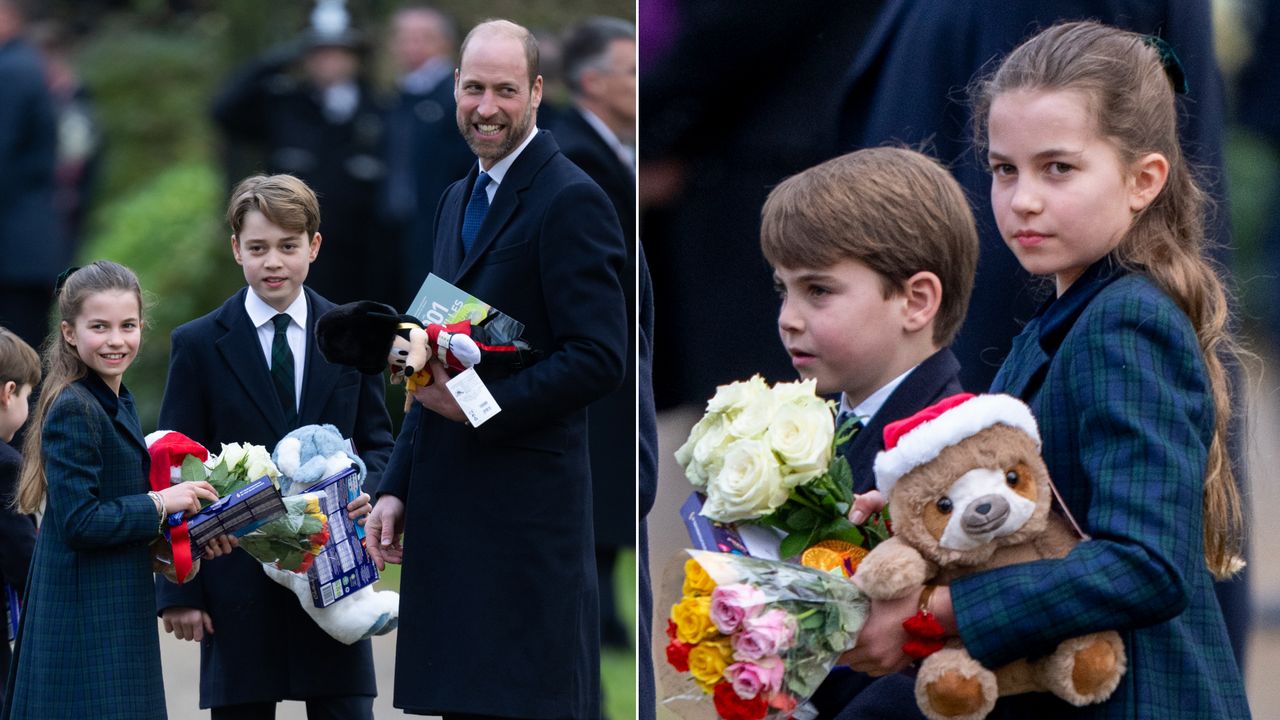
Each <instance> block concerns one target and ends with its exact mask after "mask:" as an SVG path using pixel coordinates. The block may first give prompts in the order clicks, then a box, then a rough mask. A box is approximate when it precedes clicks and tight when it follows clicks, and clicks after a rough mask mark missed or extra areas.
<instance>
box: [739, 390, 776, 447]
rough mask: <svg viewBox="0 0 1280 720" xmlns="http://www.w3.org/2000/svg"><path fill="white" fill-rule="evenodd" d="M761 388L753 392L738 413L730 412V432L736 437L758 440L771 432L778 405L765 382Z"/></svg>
mask: <svg viewBox="0 0 1280 720" xmlns="http://www.w3.org/2000/svg"><path fill="white" fill-rule="evenodd" d="M761 388H763V389H761V390H759V391H758V392H752V393H751V395H750V396H749V397H748V398H746V401H745V402H743V403H742V405H741V406H740V407H739V408H738V409H737V411H736V412H734V411H730V412H729V432H731V433H733V434H734V435H735V436H736V437H739V438H758V437H760V436H762V435H764V434H765V432H767V431H768V430H769V425H770V424H771V423H772V422H773V413H774V410H775V409H776V408H777V403H776V402H775V401H774V396H773V393H772V392H770V391H769V386H768V385H765V384H764V381H761Z"/></svg>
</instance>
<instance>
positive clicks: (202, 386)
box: [156, 175, 393, 720]
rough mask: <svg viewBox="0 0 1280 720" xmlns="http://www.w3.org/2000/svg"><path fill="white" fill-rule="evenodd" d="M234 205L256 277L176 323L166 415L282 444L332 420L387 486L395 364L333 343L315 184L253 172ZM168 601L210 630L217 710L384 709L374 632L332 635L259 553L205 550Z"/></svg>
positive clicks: (208, 672) (207, 692) (204, 690)
mask: <svg viewBox="0 0 1280 720" xmlns="http://www.w3.org/2000/svg"><path fill="white" fill-rule="evenodd" d="M254 198H262V202H261V203H259V202H258V201H257V200H255V199H254ZM259 208H261V209H259ZM230 210H231V211H230V212H229V215H230V216H231V224H232V230H233V233H234V234H233V236H232V238H233V243H232V248H233V252H234V254H235V257H236V262H237V263H239V264H240V265H242V266H244V271H245V279H246V280H247V281H248V283H249V287H246V288H242V289H241V290H239V291H238V292H236V293H235V294H234V295H232V296H231V297H230V298H228V299H227V301H226V302H224V303H223V304H222V306H221V307H219V308H218V309H216V310H214V311H213V312H211V313H209V314H207V315H205V316H203V317H199V318H196V319H195V320H192V321H190V322H188V323H185V324H183V325H181V326H180V327H178V328H177V329H176V330H174V331H173V336H172V347H171V350H170V354H169V377H168V381H167V383H166V385H165V392H164V400H163V402H162V404H161V408H160V420H159V429H161V430H176V431H178V432H181V433H183V434H184V435H186V436H187V437H189V438H191V439H192V440H195V441H196V442H198V443H200V444H201V445H204V446H205V447H207V448H209V449H210V451H212V452H217V451H218V449H219V448H220V447H221V445H222V444H223V443H233V442H235V443H250V444H254V445H261V446H263V447H265V448H267V450H268V451H270V450H273V449H274V448H275V446H276V443H278V442H279V441H280V439H281V438H283V437H284V436H285V435H286V434H288V433H289V432H290V431H292V430H294V429H296V428H298V427H301V426H303V425H311V424H329V425H333V426H334V427H335V428H337V430H338V432H339V433H341V434H342V436H343V437H345V438H349V439H351V441H352V442H353V443H354V445H355V449H356V452H357V453H359V455H360V457H361V459H362V460H363V461H364V463H365V466H366V467H367V468H368V471H369V475H368V477H367V478H366V480H365V483H366V486H367V487H370V488H373V487H377V484H378V482H379V478H380V474H381V471H382V469H383V467H384V465H385V464H386V462H387V458H388V457H389V455H390V453H391V446H392V443H393V440H392V435H391V418H390V417H389V416H388V414H387V409H386V405H385V399H384V396H383V388H384V381H383V378H382V376H381V375H363V374H361V373H360V372H359V371H358V370H357V369H355V368H351V367H346V366H342V365H336V364H333V363H330V362H328V361H327V360H325V359H324V357H323V356H321V354H320V351H319V348H318V346H317V344H316V339H315V325H316V320H317V318H319V317H320V316H321V315H323V314H324V313H325V312H327V311H329V310H331V309H333V307H334V304H333V303H331V302H329V301H328V300H326V299H325V298H324V297H322V296H321V295H320V294H319V293H316V292H315V291H314V290H312V289H311V288H309V287H305V286H304V285H303V282H304V281H305V280H306V279H307V275H308V267H309V265H310V264H311V261H312V260H313V259H314V258H315V257H316V255H317V253H319V250H320V244H321V236H320V234H319V233H316V232H315V228H316V227H317V226H318V225H319V223H320V215H319V210H318V205H317V204H316V199H315V196H314V194H311V192H310V190H308V189H307V188H306V186H305V185H304V184H302V183H301V182H300V181H298V180H297V179H296V178H293V177H289V176H287V175H277V176H272V177H269V178H267V177H262V176H255V177H252V178H248V179H246V180H245V181H244V182H242V183H241V185H240V186H239V187H238V188H237V190H236V191H235V192H233V195H232V202H231V208H230ZM268 215H270V216H271V217H274V218H276V219H277V221H278V222H273V221H269V220H266V219H265V218H266V217H267V216H268ZM295 221H296V222H299V223H301V226H300V227H292V225H293V222H295ZM286 225H288V226H289V227H286ZM304 248H305V249H304ZM281 315H283V316H287V318H288V327H287V329H285V330H284V331H283V332H284V333H285V336H286V338H287V342H288V345H289V347H290V352H291V354H292V359H291V361H290V362H291V364H292V366H293V368H294V372H293V387H292V388H289V395H291V396H292V397H291V398H290V400H291V401H292V404H291V407H290V408H289V409H286V408H285V407H284V401H283V398H282V396H281V395H280V394H279V393H278V391H277V385H276V384H275V382H274V381H273V374H272V372H271V369H270V368H271V362H270V361H269V360H268V358H270V357H271V356H272V355H273V353H272V350H273V343H274V333H275V332H276V331H275V330H273V327H272V326H273V319H274V318H275V317H278V316H281ZM290 409H292V410H293V413H292V416H291V413H290V412H289V410H290ZM156 605H157V609H158V611H159V614H160V615H161V617H162V618H163V619H164V622H165V629H166V630H171V631H172V632H174V634H175V635H176V636H177V637H178V638H179V639H188V640H196V641H199V642H200V707H202V708H213V711H212V713H211V717H212V718H213V720H257V719H258V718H271V717H274V715H275V704H276V702H278V701H280V700H286V699H287V700H304V701H306V702H307V716H308V717H309V718H310V719H311V720H321V719H322V718H323V719H325V720H330V719H334V720H336V719H339V718H340V719H342V720H369V719H370V718H372V713H373V697H374V696H375V695H377V688H376V686H375V681H374V670H373V651H372V647H371V645H370V642H369V641H368V640H361V641H358V642H356V643H353V644H351V645H344V644H342V643H340V642H338V641H337V640H334V639H333V638H332V637H330V636H329V635H328V634H327V633H325V632H324V631H323V630H321V629H320V627H319V626H318V625H316V624H315V621H313V620H312V619H311V617H310V616H309V615H307V613H306V611H305V610H303V609H302V607H301V606H300V605H299V604H298V598H297V596H295V595H294V594H293V592H292V591H291V590H288V589H286V588H284V587H283V586H281V585H278V584H276V583H275V582H274V581H273V580H271V579H270V578H268V577H267V575H266V574H265V573H264V572H263V570H262V564H261V563H260V562H258V561H257V560H255V559H254V558H253V557H251V556H250V555H249V554H248V553H243V552H236V553H232V554H231V555H229V556H227V557H225V558H218V559H217V560H214V561H205V562H203V563H202V566H201V569H200V572H199V573H198V574H197V575H196V576H195V577H194V578H191V579H190V580H188V581H187V582H186V583H184V584H182V585H176V584H174V583H172V582H170V581H169V580H167V579H165V578H163V577H157V579H156Z"/></svg>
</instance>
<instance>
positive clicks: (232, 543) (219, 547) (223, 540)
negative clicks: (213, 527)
mask: <svg viewBox="0 0 1280 720" xmlns="http://www.w3.org/2000/svg"><path fill="white" fill-rule="evenodd" d="M238 547H240V538H238V537H236V536H234V535H219V536H217V537H215V538H212V539H210V540H209V542H207V543H205V544H204V547H202V548H201V549H200V557H203V558H207V559H210V560H212V559H213V558H216V557H220V556H222V555H230V554H231V551H232V550H235V549H236V548H238Z"/></svg>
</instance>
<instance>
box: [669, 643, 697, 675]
mask: <svg viewBox="0 0 1280 720" xmlns="http://www.w3.org/2000/svg"><path fill="white" fill-rule="evenodd" d="M692 649H693V646H692V645H690V644H689V643H683V642H680V641H679V640H672V641H671V642H670V643H668V644H667V662H669V663H671V667H673V668H675V669H676V670H677V671H678V672H689V651H690V650H692Z"/></svg>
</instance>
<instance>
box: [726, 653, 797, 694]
mask: <svg viewBox="0 0 1280 720" xmlns="http://www.w3.org/2000/svg"><path fill="white" fill-rule="evenodd" d="M782 671H783V666H782V660H781V659H779V658H777V657H767V658H764V659H762V660H759V661H757V662H736V663H734V664H732V665H730V666H729V667H727V668H725V669H724V677H725V679H726V680H728V681H729V683H730V684H732V685H733V691H734V692H735V693H737V694H738V697H740V698H742V699H743V700H750V699H751V698H754V697H755V696H757V695H759V694H761V693H764V694H765V695H766V696H768V695H772V694H773V693H776V692H778V691H779V690H781V689H782Z"/></svg>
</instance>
